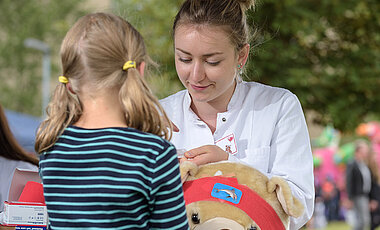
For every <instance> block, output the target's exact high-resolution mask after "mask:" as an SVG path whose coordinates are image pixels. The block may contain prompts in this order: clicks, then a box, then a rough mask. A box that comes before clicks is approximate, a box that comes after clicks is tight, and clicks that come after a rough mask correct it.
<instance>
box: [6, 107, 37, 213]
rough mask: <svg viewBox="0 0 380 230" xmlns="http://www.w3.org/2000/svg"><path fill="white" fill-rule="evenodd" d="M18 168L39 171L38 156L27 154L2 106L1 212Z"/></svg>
mask: <svg viewBox="0 0 380 230" xmlns="http://www.w3.org/2000/svg"><path fill="white" fill-rule="evenodd" d="M16 168H20V169H31V170H36V171H37V169H38V158H37V156H35V155H33V154H30V153H28V152H26V151H25V150H24V149H23V148H22V147H21V146H20V144H19V143H18V142H17V141H16V138H15V137H14V136H13V134H12V132H11V130H10V128H9V124H8V120H7V118H6V116H5V112H4V110H3V107H2V106H1V105H0V183H1V186H0V202H1V203H0V212H2V211H3V208H4V201H6V200H7V199H8V194H9V189H10V186H11V182H12V178H13V173H14V171H15V169H16Z"/></svg>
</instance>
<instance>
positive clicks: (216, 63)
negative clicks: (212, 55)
mask: <svg viewBox="0 0 380 230" xmlns="http://www.w3.org/2000/svg"><path fill="white" fill-rule="evenodd" d="M206 62H207V63H208V64H209V65H212V66H216V65H219V63H220V61H206Z"/></svg>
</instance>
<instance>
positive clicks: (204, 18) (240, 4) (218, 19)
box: [173, 0, 255, 51]
mask: <svg viewBox="0 0 380 230" xmlns="http://www.w3.org/2000/svg"><path fill="white" fill-rule="evenodd" d="M254 2H255V1H254V0H186V1H185V2H184V3H183V4H182V6H181V8H180V10H179V11H178V13H177V15H176V17H175V19H174V23H173V36H174V34H175V30H176V29H177V28H178V27H179V26H180V25H196V26H199V25H200V26H202V25H206V26H207V25H210V26H221V28H222V29H224V30H225V32H226V34H228V35H229V36H230V41H231V43H232V44H233V45H234V47H235V49H236V50H237V51H239V50H240V49H241V48H243V46H244V45H245V44H247V43H248V42H249V40H250V36H249V29H248V25H247V21H246V15H245V11H246V10H247V9H249V8H251V7H253V6H254Z"/></svg>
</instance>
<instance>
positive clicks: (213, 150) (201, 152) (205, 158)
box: [180, 145, 228, 166]
mask: <svg viewBox="0 0 380 230" xmlns="http://www.w3.org/2000/svg"><path fill="white" fill-rule="evenodd" d="M186 160H188V161H192V162H194V163H195V164H197V165H198V166H199V165H204V164H207V163H212V162H218V161H224V160H228V153H227V152H225V151H224V150H223V149H221V148H220V147H218V146H216V145H203V146H201V147H198V148H195V149H191V150H189V151H187V152H185V157H183V158H182V159H181V160H180V162H183V161H186Z"/></svg>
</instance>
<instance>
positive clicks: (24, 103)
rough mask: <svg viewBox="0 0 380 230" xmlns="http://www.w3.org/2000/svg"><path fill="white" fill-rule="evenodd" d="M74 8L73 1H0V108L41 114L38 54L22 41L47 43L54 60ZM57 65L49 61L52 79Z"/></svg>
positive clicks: (73, 16)
mask: <svg viewBox="0 0 380 230" xmlns="http://www.w3.org/2000/svg"><path fill="white" fill-rule="evenodd" d="M78 5H79V1H76V0H65V1H43V0H30V1H29V0H18V1H13V0H1V1H0V9H1V13H0V82H1V84H0V91H1V93H0V103H1V104H2V105H3V106H4V107H6V108H8V109H12V110H15V111H19V112H24V113H29V114H32V115H36V116H40V115H41V106H42V105H41V78H42V67H41V66H42V53H41V52H39V51H36V50H32V49H28V48H26V47H25V46H24V40H25V39H26V38H36V39H39V40H41V41H43V42H45V43H47V44H48V45H49V46H50V47H51V51H52V53H53V56H55V57H57V56H58V55H57V53H58V51H59V46H60V43H61V41H62V39H63V37H64V35H65V34H66V32H67V30H68V29H69V27H70V26H71V24H72V23H73V21H74V20H76V18H77V17H78V16H79V15H80V12H81V10H80V8H79V7H78ZM58 63H60V62H59V60H57V61H56V60H53V61H52V64H53V65H52V76H58V75H59V73H58V71H60V70H59V69H58V68H57V64H58ZM54 64H55V65H54Z"/></svg>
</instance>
